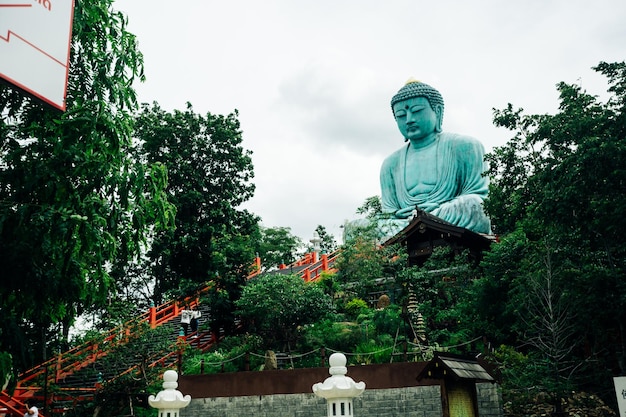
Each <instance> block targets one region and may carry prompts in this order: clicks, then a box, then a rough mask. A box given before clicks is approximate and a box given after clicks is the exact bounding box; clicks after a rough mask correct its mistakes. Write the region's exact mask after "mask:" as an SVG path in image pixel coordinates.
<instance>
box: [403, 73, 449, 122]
mask: <svg viewBox="0 0 626 417" xmlns="http://www.w3.org/2000/svg"><path fill="white" fill-rule="evenodd" d="M415 97H426V99H427V100H428V102H429V103H430V107H432V108H433V110H434V109H435V106H441V117H442V118H443V108H444V104H443V97H442V96H441V94H440V93H439V91H437V90H436V89H434V88H433V87H431V86H429V85H428V84H426V83H423V82H421V81H417V80H414V79H410V80H409V81H407V82H406V84H405V85H404V87H402V88H401V89H400V90H398V92H397V93H396V95H395V96H393V97H392V99H391V111H393V106H394V104H396V103H398V102H400V101H404V100H408V99H410V98H415Z"/></svg>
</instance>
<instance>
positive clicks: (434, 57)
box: [114, 0, 626, 241]
mask: <svg viewBox="0 0 626 417" xmlns="http://www.w3.org/2000/svg"><path fill="white" fill-rule="evenodd" d="M114 8H115V9H117V10H120V11H122V12H124V13H125V14H126V15H127V16H128V19H129V30H130V31H131V32H132V33H134V34H135V35H137V37H138V39H139V48H140V49H141V51H142V52H143V54H144V58H145V71H146V77H147V80H146V82H145V83H143V84H140V85H137V86H136V88H137V91H138V94H139V100H140V101H141V102H152V101H157V102H158V103H159V104H160V105H161V107H163V108H164V109H166V110H169V111H172V110H174V109H181V110H183V109H184V108H185V103H186V102H190V103H191V104H192V105H193V107H194V110H195V111H196V112H197V113H202V114H205V113H206V112H211V113H214V114H228V113H231V112H232V111H233V110H234V109H237V110H239V120H240V121H241V127H242V130H243V139H244V140H243V146H244V147H245V148H247V149H249V150H251V151H252V152H253V155H252V159H253V164H254V172H255V178H254V183H255V184H256V192H255V196H254V197H253V198H252V200H251V201H249V202H248V203H247V204H246V205H245V207H246V208H247V209H249V210H250V211H252V212H253V213H255V214H257V215H258V216H260V217H261V218H262V220H263V225H264V226H266V227H277V226H284V227H289V228H291V230H292V233H293V234H295V235H296V236H299V237H300V238H302V239H303V240H304V241H308V240H309V239H311V238H312V235H313V231H314V230H315V228H316V227H317V225H320V224H321V225H323V226H324V227H326V229H327V230H328V231H329V232H330V233H332V234H333V235H335V237H336V238H337V240H338V241H340V240H341V233H342V229H341V226H342V225H343V223H344V222H345V221H346V220H351V219H355V218H357V217H358V216H357V215H356V214H355V211H356V209H357V208H358V207H359V206H360V205H362V204H363V202H364V201H365V199H366V198H368V197H370V196H373V195H379V194H380V188H379V179H378V175H379V169H380V165H381V163H382V161H383V159H384V158H385V157H386V156H387V155H389V154H390V153H391V152H393V151H394V150H396V149H397V148H399V147H400V146H402V145H403V138H402V137H401V136H400V134H399V132H398V130H397V127H396V125H395V122H394V120H393V117H392V114H391V109H390V105H389V101H390V99H391V97H392V96H393V95H394V94H395V93H396V92H397V90H398V89H399V88H400V87H402V85H403V84H404V83H405V81H406V80H407V79H409V78H410V77H414V78H416V79H418V80H420V81H423V82H426V83H428V84H430V85H432V86H433V87H435V88H437V89H439V91H440V92H441V93H442V95H443V97H444V100H445V116H444V123H443V127H444V130H447V131H451V132H457V133H464V134H467V135H471V136H474V137H476V138H478V139H479V140H481V141H482V142H483V144H484V145H485V148H486V150H487V151H490V150H492V149H493V148H494V147H497V146H501V145H504V144H505V143H506V141H507V140H508V139H509V138H510V137H511V136H512V133H511V132H509V131H507V130H505V129H501V128H495V127H494V126H493V123H492V109H493V108H498V109H501V108H504V107H506V105H507V103H512V104H513V105H514V106H515V107H522V108H524V110H525V111H526V112H527V113H554V112H556V111H557V106H558V100H557V98H558V95H557V92H556V88H555V85H556V84H557V83H558V82H560V81H565V82H567V83H572V84H578V85H582V87H583V88H584V89H586V90H587V91H588V92H590V93H592V94H596V95H600V96H603V95H604V94H605V92H606V83H605V80H604V79H603V78H602V77H600V76H599V75H598V74H596V73H595V72H594V71H593V70H592V69H591V67H593V66H595V65H597V64H598V63H599V62H600V61H607V62H616V61H624V60H626V1H624V0H593V1H590V0H552V1H551V0H520V1H514V0H508V1H505V0H467V1H465V0H458V1H452V0H438V1H422V0H384V1H382V0H378V1H374V0H332V1H331V0H307V1H304V0H240V1H237V0H220V1H215V0H199V1H191V0H184V1H178V2H172V1H164V0H115V2H114Z"/></svg>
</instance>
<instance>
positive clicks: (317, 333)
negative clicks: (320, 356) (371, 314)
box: [297, 319, 363, 352]
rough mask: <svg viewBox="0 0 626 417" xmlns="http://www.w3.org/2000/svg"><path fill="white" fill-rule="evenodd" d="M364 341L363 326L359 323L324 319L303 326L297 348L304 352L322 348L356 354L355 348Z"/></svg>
mask: <svg viewBox="0 0 626 417" xmlns="http://www.w3.org/2000/svg"><path fill="white" fill-rule="evenodd" d="M362 339H363V330H362V326H359V325H358V324H357V323H354V322H346V321H336V320H335V319H324V320H321V321H318V322H316V323H312V324H307V325H306V326H303V328H302V335H301V338H300V341H299V343H298V345H297V347H298V350H299V351H302V352H307V351H312V350H314V349H319V348H322V347H325V348H328V349H332V350H333V351H339V352H354V349H355V346H356V345H357V344H358V343H359V342H361V341H362Z"/></svg>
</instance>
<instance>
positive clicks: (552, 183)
mask: <svg viewBox="0 0 626 417" xmlns="http://www.w3.org/2000/svg"><path fill="white" fill-rule="evenodd" d="M594 69H595V70H596V71H598V72H600V73H601V74H603V75H605V76H606V77H607V79H608V85H609V88H608V92H609V96H608V99H607V100H606V101H601V100H600V99H599V98H598V97H596V96H593V95H591V94H589V93H587V92H586V91H584V90H583V89H582V88H581V87H580V86H578V85H570V84H566V83H559V84H558V86H557V88H558V91H559V94H560V105H559V111H558V112H557V113H556V114H554V115H547V114H546V115H524V114H523V111H522V110H521V109H519V110H514V109H513V106H511V105H509V106H508V107H507V108H506V109H504V110H497V111H495V112H494V121H495V124H496V125H498V126H502V127H506V128H508V129H510V130H512V131H514V132H515V136H514V138H513V139H511V140H510V141H509V142H508V143H507V144H506V145H505V146H503V147H500V148H496V149H495V150H494V152H493V153H492V154H490V155H489V156H488V159H489V161H490V163H491V164H490V165H491V171H490V175H491V176H492V181H491V189H490V196H489V198H488V200H487V201H486V203H485V206H486V209H487V211H488V213H489V214H490V216H491V217H492V219H493V221H494V225H495V228H496V230H497V231H498V232H499V233H500V234H503V235H505V236H506V235H507V234H509V233H512V232H515V233H516V234H517V236H518V239H519V238H520V237H523V239H524V240H525V243H524V249H523V250H517V249H515V248H516V245H518V244H519V242H520V240H518V239H516V241H507V240H506V239H505V240H504V242H503V244H505V245H508V244H511V245H513V246H510V247H509V248H508V249H509V250H506V248H505V250H501V251H499V252H500V254H501V255H506V254H507V253H513V254H514V255H515V256H513V257H511V259H500V260H495V259H494V258H493V257H488V260H489V262H490V263H491V265H498V268H499V270H500V271H501V272H502V274H503V276H502V277H501V278H499V279H498V280H497V281H493V282H492V283H490V284H489V283H483V284H481V285H482V286H483V289H490V288H491V289H494V288H501V289H503V290H505V292H506V293H505V294H502V293H500V294H501V296H502V295H503V296H504V298H503V303H504V304H505V305H507V306H508V312H509V313H510V312H514V311H515V310H516V309H518V308H519V306H520V305H523V304H521V303H520V301H522V300H524V299H528V298H529V297H533V298H536V297H537V295H538V291H537V288H539V287H537V286H535V287H534V289H533V288H531V287H529V286H528V279H529V278H528V271H534V273H535V277H536V276H544V277H545V276H547V274H548V273H549V272H550V271H559V273H558V274H556V275H555V274H551V275H550V278H551V279H550V283H551V286H552V288H553V289H555V288H556V290H555V291H556V292H554V291H553V292H552V293H553V294H555V293H556V294H558V295H559V298H558V302H559V303H564V304H566V305H567V306H568V311H570V312H576V314H575V316H573V317H568V320H569V321H568V323H567V326H570V325H571V326H573V327H572V329H570V327H567V331H568V332H569V331H570V330H573V331H574V332H575V333H574V334H573V336H572V338H573V339H576V340H579V341H581V342H582V343H581V344H580V346H581V347H580V348H578V349H573V350H572V351H565V353H566V357H565V358H562V359H561V363H564V362H567V361H569V360H578V361H580V362H583V361H585V360H594V361H597V362H596V363H601V364H602V365H601V366H594V367H593V369H587V372H584V373H581V374H587V375H591V372H594V369H595V370H600V369H609V370H611V372H612V373H613V375H617V374H624V373H625V372H626V368H624V364H625V363H626V356H625V353H624V352H625V350H624V349H623V346H626V329H625V328H624V325H623V323H624V322H625V319H626V313H625V311H626V285H625V284H624V282H623V281H624V280H623V277H624V275H626V263H625V260H626V245H625V244H624V239H623V236H624V234H625V233H626V220H625V217H624V215H623V212H624V210H625V209H626V192H625V191H626V169H624V166H626V64H625V63H623V62H622V63H604V62H603V63H600V64H599V65H598V66H597V67H595V68H594ZM546 238H547V239H549V241H550V247H551V248H552V251H551V260H550V268H549V269H548V268H546V267H545V265H543V266H541V263H540V262H537V261H536V259H538V257H537V254H538V253H541V250H540V249H541V245H542V242H544V241H545V239H546ZM517 248H518V249H519V248H521V247H520V246H517ZM485 270H486V271H487V270H488V266H487V265H485ZM488 276H491V277H494V275H493V274H488ZM524 277H526V279H524ZM486 278H489V277H486ZM544 293H545V292H544ZM478 299H485V297H478ZM534 305H535V308H534V310H535V311H536V310H537V308H536V306H537V305H540V304H539V303H535V304H534ZM544 305H545V304H544ZM599 305H602V306H603V308H598V306H599ZM488 311H491V312H492V313H494V312H496V311H495V309H493V308H491V309H488ZM505 312H506V311H505ZM507 316H508V317H514V315H511V314H507ZM557 322H558V320H557ZM517 327H518V328H522V327H524V322H518V324H517ZM507 333H508V334H509V335H510V332H507V331H506V330H503V331H502V332H501V333H500V334H502V335H504V334H507ZM535 347H537V346H535ZM544 356H545V355H544ZM581 376H582V375H581ZM604 380H606V378H604ZM576 382H577V383H578V384H579V386H581V385H582V384H588V383H589V382H590V381H589V379H584V378H579V379H578V380H577V381H576ZM594 385H596V388H597V385H598V380H596V381H595V382H594Z"/></svg>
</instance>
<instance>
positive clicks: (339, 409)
mask: <svg viewBox="0 0 626 417" xmlns="http://www.w3.org/2000/svg"><path fill="white" fill-rule="evenodd" d="M328 363H329V364H330V369H329V370H328V373H329V374H330V375H331V376H330V377H328V378H326V380H325V381H324V382H318V383H317V384H314V385H313V393H314V394H315V395H317V396H318V397H321V398H325V399H326V402H327V406H328V407H327V410H328V417H335V416H344V417H352V416H353V410H352V399H353V398H355V397H358V396H359V395H361V394H362V393H363V391H365V382H354V380H353V379H352V378H350V377H349V376H346V374H347V373H348V368H346V356H345V355H344V354H343V353H333V354H332V355H330V358H328Z"/></svg>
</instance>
